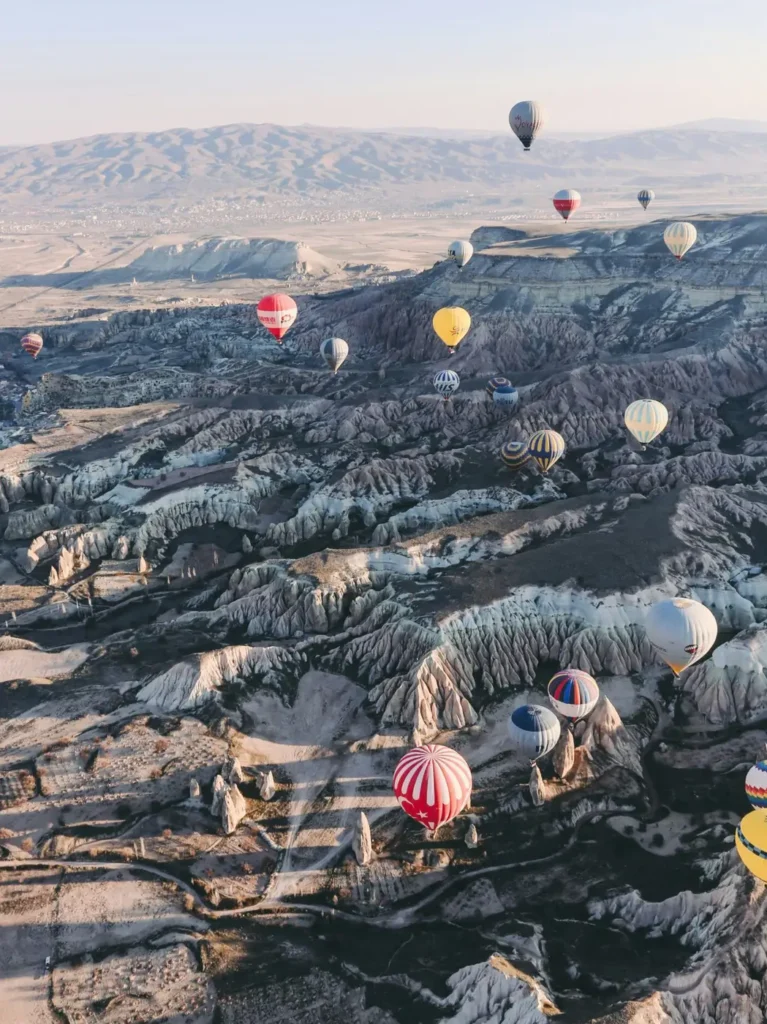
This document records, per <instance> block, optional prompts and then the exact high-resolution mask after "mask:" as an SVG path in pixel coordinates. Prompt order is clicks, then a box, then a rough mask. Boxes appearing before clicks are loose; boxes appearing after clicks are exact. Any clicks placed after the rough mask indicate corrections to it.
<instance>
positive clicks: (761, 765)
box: [746, 761, 767, 808]
mask: <svg viewBox="0 0 767 1024" xmlns="http://www.w3.org/2000/svg"><path fill="white" fill-rule="evenodd" d="M746 796H747V797H748V799H749V802H750V803H751V805H752V806H753V807H761V808H765V807H767V761H757V762H756V764H755V765H754V766H753V767H752V768H749V769H748V773H747V774H746Z"/></svg>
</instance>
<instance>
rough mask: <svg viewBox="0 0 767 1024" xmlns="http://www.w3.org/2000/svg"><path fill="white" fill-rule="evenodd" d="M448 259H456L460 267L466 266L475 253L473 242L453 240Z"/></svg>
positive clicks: (448, 251)
mask: <svg viewBox="0 0 767 1024" xmlns="http://www.w3.org/2000/svg"><path fill="white" fill-rule="evenodd" d="M447 255H448V259H451V260H455V262H456V263H457V264H458V266H459V267H465V266H466V264H467V263H468V262H469V260H470V259H471V257H472V256H473V255H474V246H473V245H472V244H471V242H460V241H459V242H453V243H452V244H451V245H450V246H449V247H448V250H447Z"/></svg>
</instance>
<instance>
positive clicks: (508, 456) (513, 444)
mask: <svg viewBox="0 0 767 1024" xmlns="http://www.w3.org/2000/svg"><path fill="white" fill-rule="evenodd" d="M501 458H502V459H503V461H504V463H505V464H506V465H507V466H508V467H509V469H521V468H522V467H523V466H524V465H525V463H527V462H529V461H530V453H529V452H528V450H527V441H507V442H506V444H505V445H504V446H503V447H502V448H501Z"/></svg>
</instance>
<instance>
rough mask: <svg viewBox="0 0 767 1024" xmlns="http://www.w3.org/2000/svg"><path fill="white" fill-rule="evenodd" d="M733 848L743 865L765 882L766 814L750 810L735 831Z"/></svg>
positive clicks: (766, 853) (766, 859) (766, 876)
mask: <svg viewBox="0 0 767 1024" xmlns="http://www.w3.org/2000/svg"><path fill="white" fill-rule="evenodd" d="M735 848H736V849H737V851H738V855H739V856H740V859H741V860H742V861H743V863H744V864H745V866H746V867H747V868H748V870H749V871H750V872H751V874H752V875H755V876H756V878H760V879H761V880H762V881H763V882H767V814H765V813H764V811H751V813H750V814H747V815H746V816H745V818H743V819H742V821H741V823H740V825H738V827H737V829H736V831H735Z"/></svg>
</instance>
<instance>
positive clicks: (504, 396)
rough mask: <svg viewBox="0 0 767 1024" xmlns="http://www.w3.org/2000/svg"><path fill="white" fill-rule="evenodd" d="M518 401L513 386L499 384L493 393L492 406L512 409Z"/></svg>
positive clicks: (517, 394) (517, 395) (517, 393)
mask: <svg viewBox="0 0 767 1024" xmlns="http://www.w3.org/2000/svg"><path fill="white" fill-rule="evenodd" d="M518 401H519V392H518V391H517V389H516V388H515V387H514V385H513V384H499V385H498V387H497V388H496V389H495V391H494V392H493V404H494V405H505V406H506V407H507V408H509V409H513V408H514V406H515V405H516V404H517V402H518Z"/></svg>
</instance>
